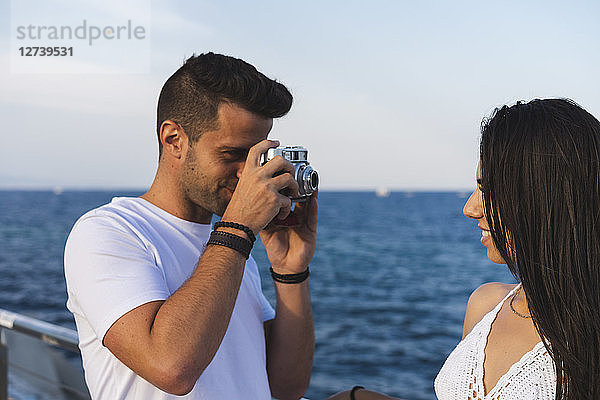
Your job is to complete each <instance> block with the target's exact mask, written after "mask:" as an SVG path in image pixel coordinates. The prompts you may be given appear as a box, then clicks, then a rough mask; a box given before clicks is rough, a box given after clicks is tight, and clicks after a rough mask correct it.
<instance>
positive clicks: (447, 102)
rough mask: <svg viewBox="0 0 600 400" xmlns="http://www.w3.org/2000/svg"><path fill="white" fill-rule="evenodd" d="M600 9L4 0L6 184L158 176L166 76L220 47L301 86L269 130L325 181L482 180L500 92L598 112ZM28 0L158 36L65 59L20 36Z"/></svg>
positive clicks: (86, 185)
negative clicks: (559, 100)
mask: <svg viewBox="0 0 600 400" xmlns="http://www.w3.org/2000/svg"><path fill="white" fill-rule="evenodd" d="M70 3H78V4H79V5H78V6H72V5H70ZM65 10H67V11H65ZM11 11H12V12H11ZM599 15H600V3H599V2H593V1H572V2H564V1H552V0H546V1H522V0H518V1H513V0H507V1H502V2H500V1H496V2H492V1H480V0H479V1H451V2H450V1H419V2H417V1H378V0H374V1H368V2H367V1H302V2H282V1H262V0H256V1H252V2H248V1H216V0H215V1H183V0H173V1H156V0H135V1H131V2H128V1H121V2H117V1H103V2H101V3H99V2H97V1H96V0H88V1H84V2H81V1H78V2H74V0H46V1H42V0H1V1H0V21H1V22H2V25H1V27H0V117H1V118H2V122H3V123H2V132H1V133H0V134H1V135H2V136H1V137H2V142H1V144H0V188H27V189H30V188H31V189H33V188H41V189H47V188H55V187H61V188H64V189H136V190H137V189H144V188H147V187H149V185H150V184H151V182H152V179H153V178H154V173H155V171H156V165H157V155H158V151H157V143H156V132H155V126H156V120H155V118H156V101H157V98H158V94H159V92H160V89H161V87H162V85H163V83H164V82H165V80H166V79H167V78H168V77H169V76H170V75H171V74H172V73H173V72H174V71H175V70H177V69H178V68H179V67H180V66H181V65H182V63H183V61H184V60H185V59H186V58H188V57H189V56H191V55H192V54H194V53H196V54H198V53H203V52H207V51H213V52H218V53H222V54H227V55H232V56H235V57H238V58H242V59H244V60H245V61H247V62H249V63H251V64H253V65H254V66H256V67H257V68H258V69H259V70H260V71H262V72H263V73H265V74H266V75H267V76H269V77H271V78H275V79H277V80H278V81H280V82H282V83H283V84H285V85H286V86H287V87H288V88H289V89H290V91H291V92H292V94H293V95H294V105H293V107H292V110H291V111H290V113H289V114H288V115H287V116H285V117H283V118H281V119H279V120H276V121H275V124H274V127H273V130H272V132H271V135H270V137H271V138H276V139H279V140H280V141H281V142H282V143H283V144H290V145H303V146H305V147H307V148H308V150H309V160H310V161H311V165H312V166H313V167H314V168H315V169H316V170H318V171H319V174H320V178H321V188H322V189H324V190H326V189H329V190H373V189H375V188H378V187H386V188H388V189H390V190H410V191H412V190H468V189H469V188H472V187H473V186H474V176H475V168H476V164H477V159H478V143H479V129H480V124H481V121H482V119H483V118H484V117H486V116H489V115H490V113H491V112H492V111H493V110H494V108H495V107H498V106H502V105H504V104H513V103H515V102H516V101H517V100H530V99H533V98H546V97H568V98H571V99H573V100H575V101H576V102H578V103H579V104H580V105H582V106H583V107H584V108H585V109H587V110H588V111H589V112H591V113H592V114H594V115H595V116H597V117H599V116H600V24H599V23H598V16H599ZM28 18H29V19H31V21H35V20H36V18H42V19H43V20H44V21H45V23H48V21H50V22H51V23H53V24H56V25H59V24H63V23H70V24H71V25H76V24H78V23H80V22H81V21H82V20H83V19H86V21H88V23H89V24H93V23H98V24H100V23H101V22H102V21H107V20H110V21H113V22H114V23H121V22H123V21H125V22H126V21H127V20H131V21H133V22H134V23H139V24H143V25H144V27H145V28H146V34H147V36H146V38H145V40H144V41H143V44H142V41H139V42H134V41H129V42H128V43H127V45H128V46H130V47H129V48H124V50H119V52H113V53H110V51H111V50H112V49H111V47H110V46H112V45H113V44H114V43H115V42H114V41H113V42H110V43H109V42H108V41H104V42H103V43H100V42H101V41H100V40H99V41H98V42H97V43H96V44H95V45H94V46H88V45H87V44H86V43H83V44H82V43H79V44H77V45H76V46H78V47H76V49H75V50H77V51H79V50H82V51H83V50H84V48H86V49H87V50H90V51H93V52H94V53H93V54H92V53H90V54H92V56H96V60H94V59H93V57H92V56H91V58H90V59H85V60H83V59H77V60H75V59H76V58H77V57H73V58H72V59H66V58H63V59H62V60H59V61H61V62H71V61H73V62H78V63H79V64H76V67H75V68H76V69H77V68H79V70H75V72H73V71H69V72H68V73H57V71H55V70H51V68H50V67H48V70H45V69H44V68H45V64H43V62H44V61H47V60H42V59H41V58H40V57H37V58H35V57H30V58H29V59H27V60H25V59H24V58H23V57H19V55H18V54H17V48H16V47H15V45H14V43H15V41H14V35H15V32H16V30H15V29H16V26H15V24H16V22H19V23H21V22H22V21H23V20H24V19H28ZM65 21H67V22H65ZM102 23H103V22H102ZM11 38H13V39H11ZM58 42H60V41H58ZM58 42H57V43H58ZM121 42H123V43H124V42H125V41H121ZM23 43H25V44H27V42H23ZM32 43H33V42H32ZM132 46H133V47H132ZM115 48H116V47H115ZM82 51H81V52H79V53H78V54H81V53H82ZM104 52H106V53H104ZM103 54H109V56H107V57H104V58H102V57H99V56H101V55H103ZM56 59H58V57H57V58H56ZM24 60H25V61H28V62H30V64H31V63H37V64H35V65H34V64H31V65H34V66H37V68H38V70H37V71H33V72H31V71H29V70H27V69H26V68H25V67H22V66H20V64H19V63H20V62H21V61H24ZM128 62H137V63H139V66H134V67H133V68H134V69H135V68H137V70H134V71H133V72H131V71H129V72H119V71H118V68H117V69H116V70H115V68H114V67H115V66H120V67H124V66H125V65H126V64H127V63H128ZM111 63H112V66H111V65H108V64H111ZM40 67H43V68H42V69H41V70H40ZM88 67H90V68H89V69H87V70H86V68H88ZM115 71H116V72H115Z"/></svg>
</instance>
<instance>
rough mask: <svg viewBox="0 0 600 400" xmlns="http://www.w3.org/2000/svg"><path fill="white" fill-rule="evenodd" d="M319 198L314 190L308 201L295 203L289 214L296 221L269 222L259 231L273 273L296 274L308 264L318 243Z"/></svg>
mask: <svg viewBox="0 0 600 400" xmlns="http://www.w3.org/2000/svg"><path fill="white" fill-rule="evenodd" d="M318 197H319V195H318V192H315V193H314V194H313V195H312V196H311V197H310V198H309V199H308V200H307V201H305V202H301V203H297V204H296V207H295V209H294V211H293V212H292V214H293V216H294V217H295V218H297V220H298V222H299V224H297V225H295V226H290V227H287V226H280V225H276V224H271V225H269V226H268V227H267V229H265V230H263V231H261V232H260V238H261V240H262V242H263V244H264V245H265V248H266V250H267V255H268V257H269V261H270V262H271V265H272V266H273V270H275V272H277V273H280V274H296V273H299V272H302V271H304V270H305V269H306V268H307V267H308V264H309V263H310V260H311V259H312V256H313V254H314V253H315V247H316V244H317V218H318V210H319V205H318Z"/></svg>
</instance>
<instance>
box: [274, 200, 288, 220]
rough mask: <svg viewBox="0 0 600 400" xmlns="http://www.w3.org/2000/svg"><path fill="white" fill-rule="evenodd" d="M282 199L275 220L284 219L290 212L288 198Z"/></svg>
mask: <svg viewBox="0 0 600 400" xmlns="http://www.w3.org/2000/svg"><path fill="white" fill-rule="evenodd" d="M281 197H282V199H281V201H280V205H281V208H280V209H279V214H277V216H276V217H275V218H276V219H280V220H281V219H286V218H287V217H288V215H290V212H291V211H292V200H290V198H289V197H286V196H283V195H282V196H281Z"/></svg>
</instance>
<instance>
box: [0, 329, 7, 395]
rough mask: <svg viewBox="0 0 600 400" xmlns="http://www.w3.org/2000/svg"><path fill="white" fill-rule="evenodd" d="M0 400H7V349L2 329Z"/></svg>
mask: <svg viewBox="0 0 600 400" xmlns="http://www.w3.org/2000/svg"><path fill="white" fill-rule="evenodd" d="M0 400H8V348H7V347H6V338H5V337H4V329H2V328H0Z"/></svg>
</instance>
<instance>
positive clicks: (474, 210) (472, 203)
mask: <svg viewBox="0 0 600 400" xmlns="http://www.w3.org/2000/svg"><path fill="white" fill-rule="evenodd" d="M463 214H465V217H467V218H473V219H479V218H481V217H483V199H482V198H481V192H480V191H479V189H475V191H474V192H473V193H471V196H470V197H469V199H468V200H467V202H466V203H465V206H464V208H463Z"/></svg>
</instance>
